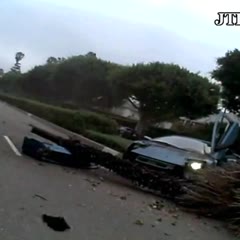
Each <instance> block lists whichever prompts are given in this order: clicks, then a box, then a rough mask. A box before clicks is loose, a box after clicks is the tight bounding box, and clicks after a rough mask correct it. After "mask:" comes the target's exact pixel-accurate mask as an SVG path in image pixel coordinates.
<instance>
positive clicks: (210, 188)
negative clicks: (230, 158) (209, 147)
mask: <svg viewBox="0 0 240 240" xmlns="http://www.w3.org/2000/svg"><path fill="white" fill-rule="evenodd" d="M185 184H186V185H185V194H184V195H182V196H181V197H180V198H179V199H178V203H179V204H181V205H182V206H183V207H185V208H188V209H189V210H191V211H193V212H196V213H198V214H201V215H205V216H211V217H214V218H216V219H222V220H224V221H226V222H227V223H228V224H229V227H230V228H232V229H234V230H237V231H238V232H237V233H238V234H240V230H239V225H240V164H236V163H234V164H232V165H228V166H226V167H224V168H220V167H219V168H212V169H207V170H204V171H203V172H202V173H200V174H199V175H198V176H197V178H196V181H195V182H194V183H185Z"/></svg>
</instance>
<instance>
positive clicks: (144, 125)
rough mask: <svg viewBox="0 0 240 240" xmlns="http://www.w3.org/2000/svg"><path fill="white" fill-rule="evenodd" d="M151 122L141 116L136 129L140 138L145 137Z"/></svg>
mask: <svg viewBox="0 0 240 240" xmlns="http://www.w3.org/2000/svg"><path fill="white" fill-rule="evenodd" d="M150 123H151V121H150V120H149V119H148V118H146V117H145V116H142V115H140V119H139V121H138V123H137V125H136V127H135V132H136V134H137V136H138V138H142V137H144V134H145V132H146V130H147V129H148V127H149V125H150Z"/></svg>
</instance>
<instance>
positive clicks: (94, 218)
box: [0, 102, 236, 240]
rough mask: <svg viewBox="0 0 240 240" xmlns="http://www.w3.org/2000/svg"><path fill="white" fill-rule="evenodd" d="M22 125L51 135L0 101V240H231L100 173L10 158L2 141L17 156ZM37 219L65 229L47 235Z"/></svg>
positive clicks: (218, 227) (217, 228)
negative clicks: (57, 221)
mask: <svg viewBox="0 0 240 240" xmlns="http://www.w3.org/2000/svg"><path fill="white" fill-rule="evenodd" d="M28 124H35V125H37V126H39V127H44V128H48V129H49V130H52V131H55V130H54V129H52V127H50V126H47V124H46V123H45V122H41V121H39V120H36V119H34V118H33V117H31V116H29V115H28V114H25V113H24V112H21V111H18V110H16V109H15V108H12V107H9V106H8V105H6V104H4V103H1V102H0V143H1V144H0V156H1V158H0V159H1V160H0V239H3V240H38V239H39V240H45V239H46V240H50V239H51V240H55V239H59V240H61V239H64V240H66V239H68V240H72V239H73V240H113V239H114V240H146V239H148V240H205V239H211V240H232V239H236V238H234V237H233V236H232V235H231V234H230V233H228V232H227V231H226V230H225V229H224V227H223V226H222V224H221V223H218V222H214V221H210V220H206V219H199V218H197V217H196V216H194V215H190V214H186V213H183V212H181V211H180V210H178V209H176V207H175V206H174V205H172V204H170V203H168V202H165V201H164V200H162V199H158V198H156V197H155V196H153V195H151V194H147V193H144V192H141V191H139V190H137V189H135V188H134V187H133V186H132V185H131V184H130V183H128V182H127V181H125V180H123V179H121V178H120V177H117V176H115V175H113V174H111V173H109V172H107V171H105V170H103V169H98V170H75V169H71V168H65V167H61V166H57V165H53V164H47V163H39V162H37V161H36V160H34V159H31V158H28V157H26V156H23V155H22V156H18V155H16V153H15V152H14V151H13V149H12V148H11V147H10V145H9V143H8V142H7V141H6V136H7V137H9V139H10V140H11V141H12V142H13V144H14V145H15V146H16V148H17V149H18V150H19V151H21V144H22V140H23V137H24V136H26V135H29V131H30V127H29V126H28ZM59 134H61V133H60V132H59ZM39 196H40V197H39ZM41 197H42V198H41ZM156 200H157V201H163V205H164V207H163V208H162V209H161V210H156V209H152V208H151V207H150V206H149V205H150V204H152V203H153V202H155V201H156ZM42 214H48V215H53V216H61V217H64V218H65V220H66V221H67V223H68V224H69V225H70V227H71V229H70V230H69V231H66V232H55V231H53V230H52V229H50V228H49V227H48V226H47V225H46V224H44V223H43V222H42V218H41V216H42Z"/></svg>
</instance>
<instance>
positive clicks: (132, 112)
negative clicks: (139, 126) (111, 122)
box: [111, 100, 173, 129]
mask: <svg viewBox="0 0 240 240" xmlns="http://www.w3.org/2000/svg"><path fill="white" fill-rule="evenodd" d="M133 101H134V100H133ZM134 104H136V105H137V104H138V102H136V101H134ZM111 112H112V113H114V114H116V115H119V116H122V117H126V118H130V119H133V120H136V121H138V120H139V113H138V110H137V109H136V108H135V107H134V106H133V105H132V104H131V103H130V102H129V101H128V100H125V101H124V103H123V104H122V106H120V107H117V108H113V109H112V111H111ZM172 125H173V124H172V123H170V122H160V123H157V124H155V126H156V127H159V128H165V129H171V127H172Z"/></svg>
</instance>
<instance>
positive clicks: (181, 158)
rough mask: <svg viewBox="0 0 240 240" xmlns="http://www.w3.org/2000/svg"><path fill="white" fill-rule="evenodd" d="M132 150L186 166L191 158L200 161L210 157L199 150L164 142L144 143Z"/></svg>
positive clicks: (149, 156) (145, 155)
mask: <svg viewBox="0 0 240 240" xmlns="http://www.w3.org/2000/svg"><path fill="white" fill-rule="evenodd" d="M131 152H133V153H136V154H139V155H142V156H144V157H148V158H152V159H155V160H159V161H164V162H168V163H171V164H175V165H179V166H184V165H185V164H186V162H187V159H189V158H191V159H196V160H200V161H205V160H207V159H209V158H208V156H206V155H203V154H200V153H197V152H191V151H187V150H183V149H178V148H175V147H172V146H166V145H162V144H146V145H145V144H144V145H143V146H141V147H137V148H135V149H132V150H131Z"/></svg>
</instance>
